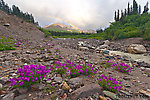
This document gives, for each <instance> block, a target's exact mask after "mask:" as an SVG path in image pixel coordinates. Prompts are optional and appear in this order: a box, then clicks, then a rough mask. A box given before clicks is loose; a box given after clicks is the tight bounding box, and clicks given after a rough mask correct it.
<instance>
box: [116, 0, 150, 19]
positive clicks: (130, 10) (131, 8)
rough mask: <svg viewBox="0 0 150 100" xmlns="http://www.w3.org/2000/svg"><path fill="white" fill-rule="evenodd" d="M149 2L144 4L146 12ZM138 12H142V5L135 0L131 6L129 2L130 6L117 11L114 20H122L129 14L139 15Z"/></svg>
mask: <svg viewBox="0 0 150 100" xmlns="http://www.w3.org/2000/svg"><path fill="white" fill-rule="evenodd" d="M148 10H149V8H148V2H147V3H146V5H145V6H144V11H143V12H142V13H143V14H144V13H148ZM137 14H141V5H138V3H137V2H136V1H135V0H133V5H131V6H130V3H129V2H128V7H127V8H125V9H124V11H123V10H119V9H118V11H115V17H114V20H115V21H121V20H122V19H123V18H124V17H126V16H129V15H137Z"/></svg>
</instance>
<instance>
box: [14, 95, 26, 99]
mask: <svg viewBox="0 0 150 100" xmlns="http://www.w3.org/2000/svg"><path fill="white" fill-rule="evenodd" d="M26 98H27V94H23V95H20V96H17V97H15V98H14V100H26Z"/></svg>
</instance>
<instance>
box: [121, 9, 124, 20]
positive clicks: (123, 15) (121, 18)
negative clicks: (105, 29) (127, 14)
mask: <svg viewBox="0 0 150 100" xmlns="http://www.w3.org/2000/svg"><path fill="white" fill-rule="evenodd" d="M123 17H124V15H123V10H121V17H120V20H122V19H123Z"/></svg>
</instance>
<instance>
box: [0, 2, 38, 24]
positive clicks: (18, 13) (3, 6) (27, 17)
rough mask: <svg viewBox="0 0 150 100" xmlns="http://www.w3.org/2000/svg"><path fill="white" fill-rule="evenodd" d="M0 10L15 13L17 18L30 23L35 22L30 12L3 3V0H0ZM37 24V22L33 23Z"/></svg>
mask: <svg viewBox="0 0 150 100" xmlns="http://www.w3.org/2000/svg"><path fill="white" fill-rule="evenodd" d="M0 10H3V11H4V12H6V13H7V14H13V15H16V16H17V17H19V18H22V19H23V20H25V21H27V22H31V23H35V21H34V17H33V16H32V14H29V13H28V12H26V13H24V12H23V11H21V10H20V9H19V7H17V6H15V5H12V8H10V7H9V6H8V4H7V3H5V2H4V1H3V0H0ZM35 24H37V22H36V23H35Z"/></svg>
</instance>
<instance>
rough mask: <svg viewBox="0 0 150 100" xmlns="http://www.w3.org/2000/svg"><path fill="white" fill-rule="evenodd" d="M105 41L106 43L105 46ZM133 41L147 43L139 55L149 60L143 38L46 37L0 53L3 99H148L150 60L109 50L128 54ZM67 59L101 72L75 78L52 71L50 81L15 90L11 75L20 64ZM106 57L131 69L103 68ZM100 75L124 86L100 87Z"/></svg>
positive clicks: (0, 96)
mask: <svg viewBox="0 0 150 100" xmlns="http://www.w3.org/2000/svg"><path fill="white" fill-rule="evenodd" d="M105 43H106V45H107V46H106V45H104V44H105ZM131 44H142V45H144V46H145V47H146V49H147V53H144V54H140V55H141V56H143V57H147V58H149V59H150V41H144V40H142V38H136V39H134V38H131V39H124V40H118V41H107V42H106V41H101V40H95V39H86V40H84V39H69V38H68V39H53V40H43V41H42V42H41V43H40V42H39V43H34V42H33V41H32V42H31V44H30V45H27V44H26V43H25V42H22V45H20V47H16V48H17V50H11V51H1V52H0V99H2V100H23V99H26V100H72V99H77V98H78V97H83V98H79V99H78V100H99V99H100V100H113V99H114V100H115V99H119V100H149V99H150V63H148V60H147V61H146V62H144V61H141V60H140V59H139V60H136V61H135V59H132V57H130V56H129V55H117V54H115V53H112V52H110V51H119V52H120V51H121V52H125V53H127V48H128V47H129V45H131ZM100 47H101V48H100ZM48 50H50V51H48ZM109 50H110V51H109ZM141 59H142V58H141ZM66 60H70V61H72V62H74V63H75V64H82V63H89V64H92V65H95V67H96V68H98V69H99V71H98V73H97V74H96V75H94V76H93V77H88V76H84V75H81V76H79V77H76V78H71V77H65V74H63V75H61V74H58V73H56V72H55V73H49V74H48V78H50V80H48V79H45V80H44V81H43V82H41V83H39V84H35V85H33V86H31V88H30V89H27V88H23V89H22V88H21V89H20V88H17V89H16V88H12V87H11V86H10V78H12V77H14V76H16V74H15V73H16V71H17V68H18V67H19V66H23V65H24V64H27V65H30V64H41V65H45V66H47V67H49V66H50V65H52V64H54V62H55V61H60V62H61V63H64V62H65V61H66ZM105 60H110V61H113V62H125V63H126V64H128V65H130V66H131V68H132V71H131V73H129V74H125V73H121V72H118V71H116V70H114V69H113V67H112V66H110V67H107V68H104V67H103V66H104V63H103V62H104V61H105ZM149 62H150V61H149ZM99 74H105V75H110V76H112V77H114V78H116V79H117V80H119V81H122V84H123V87H122V89H121V90H120V92H118V93H113V92H108V91H106V90H104V89H102V88H103V87H101V86H99V87H97V84H98V82H97V76H98V75H99ZM50 84H53V85H54V86H55V89H52V90H51V89H50ZM66 84H67V85H66ZM92 86H93V88H92V89H91V87H92ZM64 87H65V88H64ZM67 87H68V88H69V89H67ZM94 87H95V88H94ZM85 88H86V89H85ZM97 88H98V89H97ZM82 89H83V90H82ZM84 89H85V90H84ZM95 91H98V92H95ZM104 91H105V92H104ZM80 93H81V94H80ZM85 95H86V96H85Z"/></svg>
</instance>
